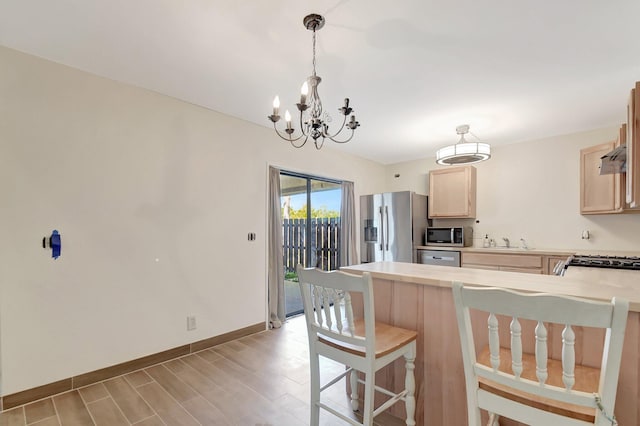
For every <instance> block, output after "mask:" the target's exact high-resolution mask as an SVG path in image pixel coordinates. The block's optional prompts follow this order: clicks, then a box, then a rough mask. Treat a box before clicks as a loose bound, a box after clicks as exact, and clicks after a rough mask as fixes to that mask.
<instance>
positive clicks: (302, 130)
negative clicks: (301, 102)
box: [300, 111, 309, 138]
mask: <svg viewBox="0 0 640 426" xmlns="http://www.w3.org/2000/svg"><path fill="white" fill-rule="evenodd" d="M303 113H304V111H300V131H301V132H302V135H303V136H306V137H307V138H308V137H309V134H308V133H307V132H306V131H305V127H306V126H305V125H304V122H303V121H302V114H303ZM300 137H302V136H300Z"/></svg>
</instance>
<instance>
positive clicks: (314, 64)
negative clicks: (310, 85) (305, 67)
mask: <svg viewBox="0 0 640 426" xmlns="http://www.w3.org/2000/svg"><path fill="white" fill-rule="evenodd" d="M312 64H313V76H314V77H315V76H316V30H315V29H314V30H313V63H312Z"/></svg>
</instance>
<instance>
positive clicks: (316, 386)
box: [310, 353, 320, 426]
mask: <svg viewBox="0 0 640 426" xmlns="http://www.w3.org/2000/svg"><path fill="white" fill-rule="evenodd" d="M310 361H311V365H310V367H311V380H310V383H311V407H310V408H311V423H310V426H318V425H319V424H320V406H319V405H318V404H320V357H319V356H318V354H317V353H312V354H310Z"/></svg>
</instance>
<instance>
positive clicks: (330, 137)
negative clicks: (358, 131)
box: [329, 129, 355, 143]
mask: <svg viewBox="0 0 640 426" xmlns="http://www.w3.org/2000/svg"><path fill="white" fill-rule="evenodd" d="M354 133H355V129H351V135H350V136H349V139H346V140H343V141H339V140H336V139H334V138H333V137H332V136H329V139H331V140H332V141H334V142H335V143H347V142H349V141H350V140H351V139H352V138H353V134H354Z"/></svg>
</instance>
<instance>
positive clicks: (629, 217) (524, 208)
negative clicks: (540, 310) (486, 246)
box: [385, 128, 640, 254]
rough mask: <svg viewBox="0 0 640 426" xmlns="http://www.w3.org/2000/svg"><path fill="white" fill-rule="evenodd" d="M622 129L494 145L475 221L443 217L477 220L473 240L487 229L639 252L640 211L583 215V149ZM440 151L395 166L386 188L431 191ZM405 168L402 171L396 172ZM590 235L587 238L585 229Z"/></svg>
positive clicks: (542, 244) (482, 170) (554, 243)
mask: <svg viewBox="0 0 640 426" xmlns="http://www.w3.org/2000/svg"><path fill="white" fill-rule="evenodd" d="M617 131H618V130H617V128H606V129H598V130H593V131H589V132H584V133H577V134H571V135H564V136H557V137H552V138H548V139H542V140H537V141H532V142H525V143H518V144H513V145H507V146H499V147H493V150H492V158H491V159H490V160H489V161H485V162H482V163H478V164H476V165H475V167H476V168H477V175H478V176H477V177H478V192H477V196H478V204H477V218H476V219H477V220H478V221H479V223H475V222H474V221H473V220H457V221H456V220H448V221H444V220H440V221H437V224H443V225H445V226H449V225H455V224H465V225H473V226H474V229H475V240H474V242H475V244H481V241H480V240H481V238H482V236H483V235H484V234H485V233H486V234H489V236H490V237H491V238H495V239H496V241H497V242H498V243H499V244H502V243H503V242H502V237H507V238H509V239H510V240H511V241H512V242H515V243H516V244H518V245H519V244H520V242H519V240H520V238H525V240H526V241H527V242H528V244H529V245H530V246H531V247H536V248H557V249H577V250H593V252H594V253H597V252H598V251H599V250H631V251H635V252H637V253H638V254H640V239H639V238H638V236H639V235H640V214H625V215H599V216H582V215H580V149H582V148H584V147H588V146H592V145H596V144H599V143H603V142H607V141H610V140H613V139H615V137H616V135H617ZM437 167H440V166H437V165H436V164H435V160H434V158H425V159H421V160H416V161H411V162H406V163H399V164H394V165H390V166H388V167H387V170H386V172H385V178H386V182H387V183H386V185H387V190H389V191H395V190H397V189H406V188H410V189H411V190H414V191H416V192H419V193H423V194H427V193H428V188H429V185H428V176H429V170H431V169H434V168H437ZM395 174H399V175H400V177H397V178H396V177H394V175H395ZM583 230H589V231H590V232H591V235H592V238H591V239H590V240H583V239H582V238H581V235H582V231H583Z"/></svg>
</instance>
